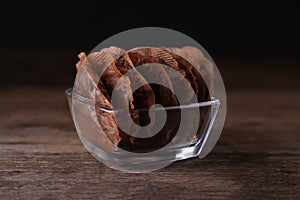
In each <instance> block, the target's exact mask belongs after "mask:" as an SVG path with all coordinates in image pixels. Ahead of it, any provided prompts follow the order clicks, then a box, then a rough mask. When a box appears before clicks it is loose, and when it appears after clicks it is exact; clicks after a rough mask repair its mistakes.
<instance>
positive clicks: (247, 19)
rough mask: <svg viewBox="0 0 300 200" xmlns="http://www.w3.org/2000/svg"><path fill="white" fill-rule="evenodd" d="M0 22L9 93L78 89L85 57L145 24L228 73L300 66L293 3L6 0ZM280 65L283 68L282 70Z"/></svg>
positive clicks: (1, 56) (4, 83)
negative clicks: (181, 39)
mask: <svg viewBox="0 0 300 200" xmlns="http://www.w3.org/2000/svg"><path fill="white" fill-rule="evenodd" d="M0 19H1V31H0V51H1V52H0V53H1V54H0V59H1V71H2V72H1V75H2V76H1V79H0V83H1V84H0V87H2V88H7V87H9V86H35V87H44V86H62V87H68V86H71V85H72V84H73V81H74V78H75V69H74V64H75V62H76V61H77V54H78V53H79V52H81V51H86V52H89V51H90V50H91V49H92V48H93V47H95V46H96V45H97V44H98V43H100V42H101V41H103V40H105V39H106V38H107V37H110V36H112V35H114V34H116V33H119V32H121V31H125V30H128V29H131V28H137V27H143V26H158V27H165V28H171V29H175V30H177V31H180V32H182V33H184V34H186V35H189V36H191V37H192V38H194V39H195V40H197V41H198V42H199V43H200V44H201V45H202V46H203V47H204V48H205V49H206V50H207V51H208V52H209V53H210V55H211V57H212V58H213V59H215V61H216V63H217V65H218V67H219V68H220V71H221V72H223V73H225V75H226V69H225V66H226V67H232V66H235V67H237V68H238V69H239V70H249V68H251V66H253V65H255V64H257V63H260V62H266V63H267V64H266V65H265V66H266V67H271V68H272V67H273V68H274V69H275V68H276V67H277V68H278V67H281V70H282V71H281V72H285V73H289V70H291V66H293V67H298V63H299V62H298V56H299V52H300V50H299V45H300V40H299V36H300V31H299V29H298V27H299V25H300V24H299V19H300V18H299V6H298V5H297V4H296V3H289V2H287V1H283V2H281V3H274V2H270V1H261V2H259V3H245V2H231V3H229V2H227V1H226V2H217V1H203V2H199V3H198V4H196V3H194V2H192V1H182V2H178V3H176V2H173V3H171V2H170V3H167V4H166V5H165V4H162V3H160V2H154V1H151V2H150V1H139V2H134V3H132V4H129V3H128V2H127V1H123V2H121V3H119V2H115V1H113V2H111V3H109V2H105V4H104V3H103V2H101V1H98V2H96V3H95V2H88V3H86V2H85V1H70V2H61V1H47V2H45V1H41V2H15V1H11V2H6V3H4V4H3V3H2V5H1V12H0ZM274 60H276V61H274ZM277 61H278V62H279V63H282V64H280V65H278V64H277V65H276V66H275V65H274V63H276V62H277ZM278 62H277V63H278ZM295 62H296V63H295ZM287 65H288V66H287ZM291 73H294V72H291ZM225 82H226V80H225ZM227 82H228V81H227ZM229 82H230V81H229ZM246 82H247V80H245V81H244V84H246ZM228 84H229V85H230V84H231V83H228Z"/></svg>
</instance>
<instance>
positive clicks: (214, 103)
mask: <svg viewBox="0 0 300 200" xmlns="http://www.w3.org/2000/svg"><path fill="white" fill-rule="evenodd" d="M65 94H66V96H67V98H70V99H73V98H75V99H77V100H79V101H80V102H82V103H84V104H89V105H91V106H95V107H97V108H99V109H101V110H102V111H104V112H107V113H115V112H120V111H122V110H126V109H119V110H114V109H109V108H104V107H102V106H99V105H97V104H96V103H95V102H94V101H92V100H91V99H89V98H87V97H84V96H82V95H81V94H79V93H78V92H76V91H74V90H73V88H72V87H70V88H68V89H66V90H65ZM219 105H220V100H219V99H217V98H214V97H211V100H210V101H205V102H199V103H191V104H187V105H179V106H168V107H156V108H151V109H149V108H139V109H129V111H132V112H134V111H150V110H151V111H160V110H176V109H189V108H197V107H198V108H200V107H206V106H219ZM127 111H128V109H127Z"/></svg>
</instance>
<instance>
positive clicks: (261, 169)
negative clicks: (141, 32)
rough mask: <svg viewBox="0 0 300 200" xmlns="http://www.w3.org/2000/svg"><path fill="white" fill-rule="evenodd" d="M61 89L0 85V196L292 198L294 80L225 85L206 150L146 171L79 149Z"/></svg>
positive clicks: (299, 171)
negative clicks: (218, 126)
mask: <svg viewBox="0 0 300 200" xmlns="http://www.w3.org/2000/svg"><path fill="white" fill-rule="evenodd" d="M228 74H230V73H229V72H228ZM225 77H226V75H225ZM227 77H229V76H227ZM233 82H234V81H233ZM229 85H230V84H229ZM245 87H246V86H245ZM247 87H248V86H247ZM247 87H246V88H247ZM64 89H65V88H55V89H34V88H15V89H12V88H10V89H1V92H0V105H1V106H0V199H90V198H92V199H94V198H97V199H141V198H143V199H234V198H237V199H261V198H264V199H299V197H300V192H299V191H300V167H299V166H300V147H299V146H300V145H299V144H300V135H299V130H300V123H299V119H300V115H299V110H300V104H299V102H300V93H299V90H298V88H296V87H295V86H293V87H292V88H290V89H287V90H278V89H277V87H274V86H273V85H272V84H270V85H266V86H265V87H263V88H258V89H257V88H255V87H253V88H251V87H249V88H247V90H243V88H242V87H240V88H239V87H238V86H233V87H230V88H229V90H228V91H227V92H228V93H227V95H228V115H227V120H226V125H225V128H224V131H223V133H222V136H221V138H220V140H219V142H218V143H217V145H216V147H215V148H214V150H213V151H212V152H211V153H210V154H209V155H208V156H207V157H206V158H204V159H189V160H185V161H180V162H176V163H173V164H171V165H170V166H168V167H166V168H164V169H161V170H159V171H156V172H152V173H146V174H128V173H123V172H118V171H115V170H112V169H110V168H108V167H106V166H104V165H103V164H101V163H100V162H98V161H97V160H96V159H95V158H93V157H92V156H91V155H90V154H89V153H87V152H86V150H85V149H84V148H83V146H82V144H81V142H80V141H79V139H78V136H77V134H76V132H75V129H74V125H73V122H72V120H71V116H70V114H69V111H68V107H67V102H66V99H65V96H64Z"/></svg>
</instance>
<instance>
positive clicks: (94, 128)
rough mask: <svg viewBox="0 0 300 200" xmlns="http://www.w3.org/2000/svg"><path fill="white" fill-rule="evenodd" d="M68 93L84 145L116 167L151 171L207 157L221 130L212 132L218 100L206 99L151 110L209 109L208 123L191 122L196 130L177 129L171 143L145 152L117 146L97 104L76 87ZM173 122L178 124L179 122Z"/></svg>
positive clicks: (155, 112)
mask: <svg viewBox="0 0 300 200" xmlns="http://www.w3.org/2000/svg"><path fill="white" fill-rule="evenodd" d="M65 93H66V96H67V99H68V103H69V107H70V111H71V114H72V118H73V121H74V124H75V127H76V131H77V133H78V136H79V138H80V140H81V141H82V143H83V144H84V146H85V148H86V149H87V150H88V151H89V152H90V153H91V154H92V155H93V156H94V157H95V158H97V159H98V160H99V161H101V162H102V163H104V164H105V165H107V166H109V167H111V168H114V169H117V170H121V171H126V172H149V171H154V170H158V169H161V168H163V167H165V166H167V165H169V164H170V163H172V162H174V161H177V160H183V159H187V158H192V157H196V156H199V157H204V156H205V155H206V154H207V153H208V152H209V151H210V150H211V149H212V148H213V146H214V145H215V143H216V141H217V140H218V138H219V135H220V133H221V132H220V131H212V132H211V129H212V126H213V123H214V120H215V118H216V116H217V113H218V109H219V106H220V101H219V100H218V99H216V98H211V101H207V102H201V103H194V104H190V105H181V106H173V107H166V108H163V107H157V108H153V109H149V110H148V112H149V115H151V114H152V115H153V116H162V114H163V113H177V112H180V113H185V114H187V115H188V114H189V113H192V112H195V111H196V112H199V111H200V112H199V113H201V109H206V110H208V111H209V114H208V116H207V120H206V122H205V123H200V121H199V119H198V118H195V119H198V121H197V120H195V121H193V122H191V123H193V124H194V127H196V129H195V128H194V129H193V130H192V129H191V130H189V129H187V128H185V129H183V130H181V131H180V130H177V131H178V132H180V133H176V134H175V135H174V137H173V138H172V140H171V141H170V142H168V143H167V144H165V145H163V146H161V147H157V146H156V147H155V148H154V149H151V150H149V151H144V152H143V151H142V152H139V151H132V150H128V149H124V148H122V147H119V146H116V145H114V144H113V143H112V142H111V141H110V140H108V139H107V137H105V134H104V133H103V130H102V128H101V126H100V124H99V122H98V120H97V117H96V111H95V110H96V109H95V107H97V105H95V103H94V102H93V101H92V100H91V99H89V98H86V97H84V96H82V95H80V94H78V93H77V92H75V91H73V88H69V89H67V90H66V92H65ZM99 109H100V110H101V111H103V112H106V113H107V114H109V115H112V116H114V117H115V116H116V115H118V113H119V112H120V110H107V109H105V108H99ZM135 111H142V110H135ZM171 123H176V122H171ZM173 125H174V126H176V124H173ZM201 126H202V127H201ZM210 133H213V134H210ZM147 148H148V147H147Z"/></svg>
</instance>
